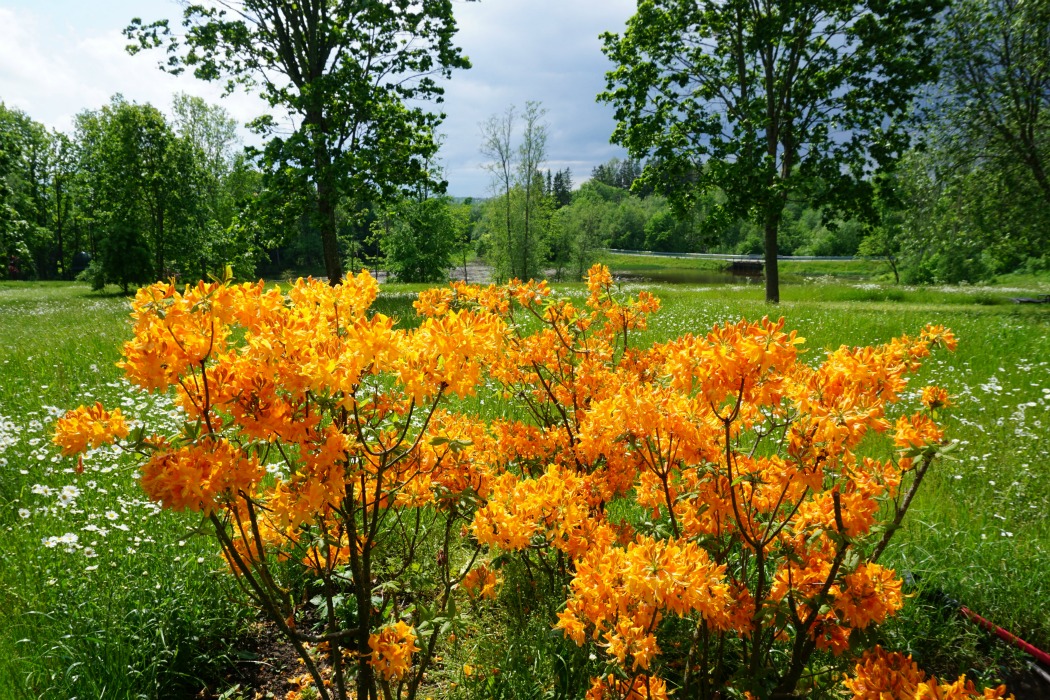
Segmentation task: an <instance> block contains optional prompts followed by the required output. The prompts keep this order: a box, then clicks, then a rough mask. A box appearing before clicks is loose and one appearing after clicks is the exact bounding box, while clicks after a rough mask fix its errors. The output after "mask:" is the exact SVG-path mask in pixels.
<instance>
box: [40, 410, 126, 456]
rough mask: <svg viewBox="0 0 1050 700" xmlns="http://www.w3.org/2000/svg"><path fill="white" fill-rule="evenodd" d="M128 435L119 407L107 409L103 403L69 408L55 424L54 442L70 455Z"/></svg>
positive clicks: (65, 453)
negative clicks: (73, 408)
mask: <svg viewBox="0 0 1050 700" xmlns="http://www.w3.org/2000/svg"><path fill="white" fill-rule="evenodd" d="M127 436H128V425H127V423H125V422H124V416H123V415H121V413H120V409H119V408H114V409H113V410H112V411H107V410H106V409H104V408H103V407H102V404H101V403H97V402H96V403H95V405H94V406H90V407H86V406H81V407H79V408H77V409H75V410H72V411H69V412H68V413H66V415H64V416H63V417H62V418H60V419H58V421H57V422H56V423H55V436H54V438H52V441H53V442H54V443H55V444H56V445H58V446H59V447H61V448H62V454H64V455H66V456H69V455H73V454H77V453H78V452H84V451H85V450H87V449H89V448H91V449H93V448H96V447H98V446H100V445H102V444H104V443H109V442H113V441H114V440H116V439H118V438H126V437H127Z"/></svg>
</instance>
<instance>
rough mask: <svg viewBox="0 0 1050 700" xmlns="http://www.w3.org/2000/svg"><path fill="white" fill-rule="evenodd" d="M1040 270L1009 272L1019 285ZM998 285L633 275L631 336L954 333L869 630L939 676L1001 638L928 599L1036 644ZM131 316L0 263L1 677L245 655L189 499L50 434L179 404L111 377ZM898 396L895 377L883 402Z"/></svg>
mask: <svg viewBox="0 0 1050 700" xmlns="http://www.w3.org/2000/svg"><path fill="white" fill-rule="evenodd" d="M611 262H615V261H611ZM686 262H690V263H695V261H686ZM678 263H679V261H674V262H673V263H669V264H674V265H677V264H678ZM851 264H852V263H851ZM799 274H803V273H799ZM805 274H808V273H805ZM876 274H877V273H876ZM1038 285H1039V282H1038V281H1037V280H1028V281H1027V285H1026V288H1027V289H1028V290H1029V291H1027V292H1025V295H1031V294H1036V293H1040V290H1041V289H1043V287H1040V286H1038ZM570 287H571V285H570ZM1016 287H1017V285H1016V284H1014V285H1011V286H1009V287H1008V288H1003V287H1002V286H999V287H995V286H993V287H988V288H943V289H942V288H937V289H902V288H897V287H893V286H883V285H879V284H874V283H863V284H858V283H848V284H847V283H841V282H828V281H817V282H805V283H800V284H796V285H786V286H785V287H784V288H783V290H782V298H783V302H782V303H781V304H780V306H779V307H775V308H773V307H769V306H767V305H765V304H764V302H763V301H762V289H761V285H720V286H715V285H708V286H697V285H677V286H671V285H646V286H645V288H647V289H650V290H651V291H653V292H655V293H656V294H657V296H659V297H661V299H662V300H663V309H662V310H661V312H660V313H659V314H658V315H657V316H655V317H654V319H653V320H652V323H651V328H650V330H649V331H648V332H647V333H646V334H645V336H644V337H642V338H639V342H651V341H655V340H663V339H667V338H670V337H674V336H678V335H680V334H682V333H685V332H693V333H702V332H705V331H706V330H708V329H709V328H710V327H711V326H712V325H713V324H716V323H721V322H723V321H731V320H736V319H739V318H740V317H742V316H744V317H748V318H757V317H761V316H763V315H783V316H784V317H785V318H786V320H787V326H788V328H795V329H798V330H799V332H800V335H802V336H804V337H805V338H806V344H805V347H806V348H808V352H809V354H810V358H811V359H812V361H814V362H817V361H819V359H820V358H821V357H822V356H823V352H824V350H825V349H828V348H834V347H837V346H838V345H840V344H848V345H865V344H871V343H878V342H881V341H885V340H888V339H889V338H891V337H894V336H897V335H900V334H902V333H913V334H914V333H917V332H918V331H919V330H920V329H921V328H922V327H923V325H924V324H926V323H939V324H944V325H946V326H949V327H951V328H952V329H953V330H954V331H955V332H956V334H957V335H958V337H959V340H960V343H959V349H958V351H957V352H956V353H954V354H951V355H945V354H942V355H939V356H937V357H935V358H933V359H931V360H930V361H929V364H928V365H927V366H926V367H925V368H924V369H923V370H922V373H921V375H920V376H919V377H916V378H914V379H913V380H912V381H913V386H914V387H916V389H917V388H918V387H921V386H923V385H924V384H927V383H937V384H940V385H942V386H944V387H946V388H947V389H948V390H949V391H950V392H951V394H952V395H953V396H954V397H955V401H956V404H957V405H956V407H955V408H953V409H951V411H950V412H949V415H948V417H947V418H946V421H945V422H946V425H947V427H948V432H949V436H950V437H952V438H954V439H955V440H957V441H958V444H957V445H956V447H955V449H954V451H953V452H952V454H951V456H952V459H951V460H948V459H945V460H943V461H941V462H939V463H938V464H937V465H936V466H935V468H934V470H932V472H931V474H930V476H929V477H928V479H927V481H926V483H925V484H924V487H923V490H922V492H921V493H920V496H919V499H918V503H917V505H916V506H915V507H914V508H913V509H912V511H911V512H910V513H909V515H908V519H907V520H906V521H905V525H904V528H903V531H902V532H901V533H900V534H899V535H898V538H897V539H896V540H895V545H894V546H893V547H892V548H891V551H890V552H888V558H886V559H884V560H883V561H884V563H887V564H890V565H893V566H896V567H897V568H898V569H899V570H902V571H907V572H908V573H909V575H910V576H911V577H912V578H913V579H914V580H915V581H916V583H915V585H914V586H913V587H911V589H910V590H911V592H913V593H916V595H915V596H913V597H911V598H910V599H909V601H908V603H907V606H906V608H905V610H904V611H903V612H902V613H901V615H900V616H899V618H898V620H897V621H895V622H891V623H890V624H888V625H886V626H885V627H884V629H883V631H882V634H883V635H884V638H885V639H886V641H887V643H888V645H890V646H892V647H894V648H895V649H898V650H902V651H906V652H910V653H913V654H914V655H915V656H916V660H917V661H919V663H920V665H925V666H926V667H928V668H929V670H931V671H936V672H939V673H942V674H945V675H949V676H951V675H953V674H958V673H963V672H968V673H976V674H977V675H978V676H983V677H984V678H985V679H986V680H991V679H993V678H996V677H999V676H1000V675H1001V673H1002V671H1001V669H1000V668H999V666H998V664H999V663H1000V662H1009V661H1011V659H1012V660H1013V662H1014V663H1015V664H1016V661H1017V658H1018V657H1017V656H1016V655H1014V654H1012V653H1011V652H1009V651H1008V650H1006V648H1005V647H1003V646H1002V645H998V644H996V643H993V642H992V641H990V638H989V637H988V636H987V635H986V634H985V633H984V632H982V631H979V630H977V628H975V627H974V626H973V625H972V624H971V623H968V622H966V621H964V620H962V619H961V618H960V617H959V616H958V615H956V614H955V613H954V612H953V611H952V610H951V609H950V608H949V607H945V606H944V605H943V601H944V600H946V599H955V600H957V601H959V602H960V603H962V604H964V605H966V606H968V607H970V608H972V609H973V610H974V611H976V612H978V613H980V614H981V615H983V616H985V617H987V618H989V619H991V620H993V621H994V622H996V623H997V624H999V625H1002V626H1003V627H1006V628H1007V629H1009V630H1011V631H1013V632H1014V633H1016V634H1018V635H1019V636H1021V637H1022V638H1025V639H1027V640H1028V641H1030V642H1032V643H1034V644H1036V645H1037V646H1040V647H1041V648H1043V649H1047V648H1050V612H1048V611H1047V609H1046V608H1045V607H1044V605H1043V603H1044V602H1045V601H1046V600H1048V599H1050V559H1048V556H1047V554H1048V550H1050V458H1048V449H1050V448H1048V446H1047V440H1046V438H1047V436H1048V435H1050V307H1047V306H1044V305H1017V304H1013V303H1011V302H1010V297H1011V296H1019V295H1021V294H1020V293H1019V292H1018V291H1017V289H1016ZM628 288H633V289H637V288H639V284H638V283H631V284H629V285H628ZM416 289H419V287H407V286H390V287H387V288H386V289H384V292H383V295H382V296H381V298H380V299H379V301H378V302H377V308H379V309H380V310H381V311H383V312H384V313H387V314H390V315H394V316H398V317H401V318H404V319H406V320H408V319H409V318H411V315H412V307H411V301H412V299H413V297H414V294H413V293H412V292H413V291H414V290H416ZM129 336H130V327H129V325H128V320H127V301H126V300H125V299H123V298H120V297H112V296H99V295H96V294H91V293H90V292H88V290H87V288H86V287H84V286H78V285H72V284H59V283H47V284H43V283H41V284H30V283H17V284H15V283H9V284H5V283H0V596H2V597H3V600H4V601H5V602H6V604H5V605H4V606H2V607H0V618H2V621H0V698H12V699H13V700H14V699H20V698H36V697H45V698H63V699H66V698H73V697H78V698H99V697H104V698H110V697H113V698H138V697H147V698H151V697H187V698H188V697H193V696H194V695H195V693H196V692H197V691H199V690H200V689H201V688H202V687H204V686H208V687H209V688H212V689H215V688H221V687H223V683H224V682H225V681H223V680H222V674H223V673H224V671H225V670H227V669H228V668H229V666H230V664H231V663H232V660H233V659H236V658H237V657H238V655H240V656H245V655H246V652H245V647H244V646H243V644H242V642H241V641H240V640H241V637H240V635H241V633H242V632H243V629H244V626H245V623H246V620H247V619H248V618H249V613H247V612H246V611H245V610H244V608H243V607H241V606H240V604H239V603H238V602H237V601H238V600H240V598H239V597H238V594H237V591H236V588H235V586H234V584H233V582H232V580H231V577H229V576H228V575H226V574H225V568H226V567H225V565H224V563H223V562H222V561H221V559H220V558H219V556H218V554H217V548H216V547H215V546H213V545H212V540H211V539H209V538H208V537H206V536H198V535H196V534H194V533H195V531H196V530H197V529H198V528H199V526H200V525H201V522H200V519H199V518H194V517H192V516H182V517H180V516H177V515H173V514H171V513H163V514H158V512H157V508H156V507H155V506H154V505H153V504H151V503H149V502H147V501H146V500H145V498H144V496H143V495H142V494H141V492H140V491H139V489H138V486H137V484H136V482H135V476H136V475H135V472H134V470H133V468H131V467H130V466H129V465H130V464H132V462H133V461H134V460H133V456H130V455H122V454H119V453H117V452H115V451H114V450H111V449H100V450H97V451H95V452H93V453H91V454H89V455H88V456H87V457H86V458H85V460H84V463H83V471H82V473H81V472H79V467H78V464H77V463H76V462H75V461H74V460H73V459H68V458H62V457H60V456H58V455H57V452H56V451H55V450H54V449H53V448H52V447H51V445H50V430H51V424H52V422H53V420H54V418H55V417H56V415H61V413H62V412H64V410H65V409H67V408H71V407H74V406H76V405H78V404H79V403H83V402H85V401H94V400H99V401H102V402H103V403H104V404H106V405H107V406H120V405H124V406H134V407H136V408H137V409H139V412H142V411H143V410H145V411H146V412H147V413H148V414H149V416H150V419H149V420H152V421H156V422H157V423H158V424H160V423H165V422H169V421H177V420H179V419H180V415H179V413H178V412H177V411H175V410H173V408H172V406H171V405H170V403H169V402H168V401H167V399H166V398H165V397H163V396H150V395H147V394H144V393H139V392H135V391H132V390H130V389H129V388H128V386H127V385H126V384H124V383H123V382H122V380H121V379H120V372H119V370H118V369H117V368H116V367H114V362H116V360H117V359H118V357H119V349H120V344H121V342H122V341H123V340H124V339H126V338H128V337H129ZM917 402H918V399H917V396H915V395H914V394H911V395H909V396H908V398H906V400H905V401H904V402H903V405H902V406H901V410H902V411H904V410H910V409H912V408H914V406H915V405H917ZM873 449H878V447H877V446H873ZM507 653H510V652H507ZM231 682H232V681H231ZM535 682H536V683H537V684H540V683H541V679H536V680H535ZM248 697H250V696H248Z"/></svg>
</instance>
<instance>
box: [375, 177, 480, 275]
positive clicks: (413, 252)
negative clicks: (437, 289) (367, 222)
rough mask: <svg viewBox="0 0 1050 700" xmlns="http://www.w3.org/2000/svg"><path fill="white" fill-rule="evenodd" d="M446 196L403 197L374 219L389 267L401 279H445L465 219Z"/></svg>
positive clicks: (461, 238)
mask: <svg viewBox="0 0 1050 700" xmlns="http://www.w3.org/2000/svg"><path fill="white" fill-rule="evenodd" d="M454 207H455V205H454V204H453V203H452V202H451V200H449V199H448V198H446V197H432V198H429V199H424V200H422V201H418V200H412V199H404V200H401V201H400V202H398V203H396V204H393V205H391V206H389V207H387V208H386V209H385V210H383V212H382V213H381V214H380V215H379V216H378V217H377V218H376V220H375V221H374V222H372V233H373V235H374V236H376V237H378V238H379V246H380V249H381V250H382V252H383V256H384V264H385V266H386V268H387V270H388V271H389V272H390V273H391V274H392V275H393V276H394V277H395V278H396V279H397V280H398V281H399V282H444V281H445V280H446V279H448V270H449V268H450V267H452V265H453V264H454V262H455V253H456V251H457V250H458V249H459V247H460V245H461V242H462V240H463V235H464V233H463V229H464V227H465V226H466V222H465V221H464V220H463V217H462V216H457V214H456V212H455V211H454Z"/></svg>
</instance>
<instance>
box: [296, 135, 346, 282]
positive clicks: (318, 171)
mask: <svg viewBox="0 0 1050 700" xmlns="http://www.w3.org/2000/svg"><path fill="white" fill-rule="evenodd" d="M323 121H324V120H323V117H322V116H321V115H320V114H312V115H308V116H307V119H306V120H305V123H306V124H307V125H310V126H313V127H314V129H315V130H316V132H317V133H315V134H314V135H313V138H314V178H315V179H316V182H317V228H318V229H320V231H321V249H322V251H323V255H324V271H325V274H326V275H328V283H329V284H331V285H333V286H334V285H337V284H339V282H340V281H342V279H343V261H342V259H341V258H340V257H339V239H338V238H337V236H336V231H335V209H336V205H337V204H338V200H339V192H338V191H337V190H336V188H335V186H334V185H333V184H332V158H331V156H330V155H329V153H328V146H327V144H326V143H325V141H324V133H325V129H324V124H323Z"/></svg>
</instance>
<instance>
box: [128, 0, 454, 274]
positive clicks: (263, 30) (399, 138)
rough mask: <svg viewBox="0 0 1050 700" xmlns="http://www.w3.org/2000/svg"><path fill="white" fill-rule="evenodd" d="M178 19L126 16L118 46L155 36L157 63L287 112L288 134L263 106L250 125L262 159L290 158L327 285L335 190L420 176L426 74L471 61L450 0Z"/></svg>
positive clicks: (262, 1) (258, 2)
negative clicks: (162, 55) (261, 141)
mask: <svg viewBox="0 0 1050 700" xmlns="http://www.w3.org/2000/svg"><path fill="white" fill-rule="evenodd" d="M183 26H184V27H185V32H184V33H183V35H181V36H177V35H175V34H174V33H173V32H172V31H171V29H170V27H169V26H168V22H167V20H161V21H159V22H154V23H152V24H148V25H147V24H143V23H142V22H141V20H138V19H136V20H133V21H132V23H131V25H130V26H129V27H128V28H127V29H126V34H127V36H128V37H130V38H132V39H133V40H134V41H135V43H134V44H133V45H132V46H131V47H129V49H130V50H131V51H132V52H133V53H134V52H136V51H138V50H140V49H143V48H155V47H160V46H162V45H165V44H166V45H167V50H168V60H167V62H166V63H164V64H163V65H162V67H163V68H164V69H165V70H168V71H170V72H173V73H179V72H182V71H183V70H185V69H186V68H190V69H191V70H193V72H194V75H196V76H197V77H198V78H201V79H203V80H220V79H226V81H227V82H226V87H227V90H228V91H232V90H233V89H234V88H235V87H236V86H238V85H240V86H242V87H244V88H246V89H248V90H250V91H256V92H258V93H259V95H260V96H261V97H262V98H263V99H264V100H266V102H268V103H269V104H270V106H271V107H273V108H275V109H278V110H286V111H287V112H288V114H289V115H290V116H291V117H292V121H293V127H292V130H291V133H287V130H286V125H284V124H282V125H280V129H283V131H282V130H279V127H278V122H277V120H275V119H274V118H273V117H272V116H271V115H267V116H265V117H261V118H259V119H257V120H255V122H253V124H252V126H253V128H255V129H256V130H258V131H259V132H260V133H262V134H264V135H266V136H268V137H269V141H268V142H267V145H266V149H265V154H264V155H265V158H264V161H265V163H267V164H269V166H270V168H271V169H274V168H278V167H279V166H278V164H279V165H280V167H290V168H291V169H292V171H293V172H294V173H295V174H296V175H297V177H298V180H299V181H300V182H299V185H301V186H302V187H304V188H308V189H309V191H310V192H311V199H312V208H313V212H312V214H313V216H314V217H315V219H316V226H317V228H318V229H319V230H320V232H321V239H322V241H323V244H324V262H325V270H326V273H327V274H328V277H329V280H330V281H331V282H332V283H333V284H335V283H336V282H338V280H339V279H340V278H341V277H342V268H343V265H342V260H341V257H340V255H339V250H338V240H337V235H336V208H337V205H338V203H339V200H340V198H341V197H343V196H346V197H351V198H353V199H355V200H356V201H359V202H371V201H376V200H381V199H383V198H386V197H390V196H391V195H393V194H394V193H395V191H396V190H397V189H398V187H399V186H401V185H405V184H410V183H415V182H418V181H420V180H424V179H426V178H427V173H426V172H425V170H424V168H423V161H424V160H425V159H426V158H427V157H429V156H430V155H432V154H433V153H434V151H435V150H436V149H437V145H436V143H435V141H434V138H433V130H434V127H436V126H437V125H438V124H439V123H440V122H441V119H442V117H443V115H441V114H438V113H432V112H429V111H427V110H426V109H424V108H423V107H422V106H421V104H420V103H421V102H423V101H428V100H437V101H440V99H441V95H442V92H443V90H442V88H441V86H440V85H439V84H438V82H437V80H436V79H435V78H437V77H439V76H444V77H449V76H450V75H451V72H452V69H453V68H468V67H469V66H470V63H469V62H468V61H467V59H466V58H465V57H464V56H463V55H462V54H461V52H460V50H459V49H458V48H457V47H456V46H454V45H453V43H452V41H453V37H454V35H455V33H456V22H455V20H454V19H453V17H452V3H451V0H421V1H419V2H413V1H412V0H390V1H389V2H360V1H358V0H318V1H316V2H313V1H311V2H299V3H287V2H270V1H268V0H243V1H241V2H235V1H234V0H229V1H227V0H220V1H219V2H218V3H216V4H210V5H202V4H191V5H188V6H187V7H186V9H185V11H184V13H183ZM279 131H280V133H282V135H281V136H277V134H278V133H279ZM283 174H287V173H286V172H285V173H283Z"/></svg>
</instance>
